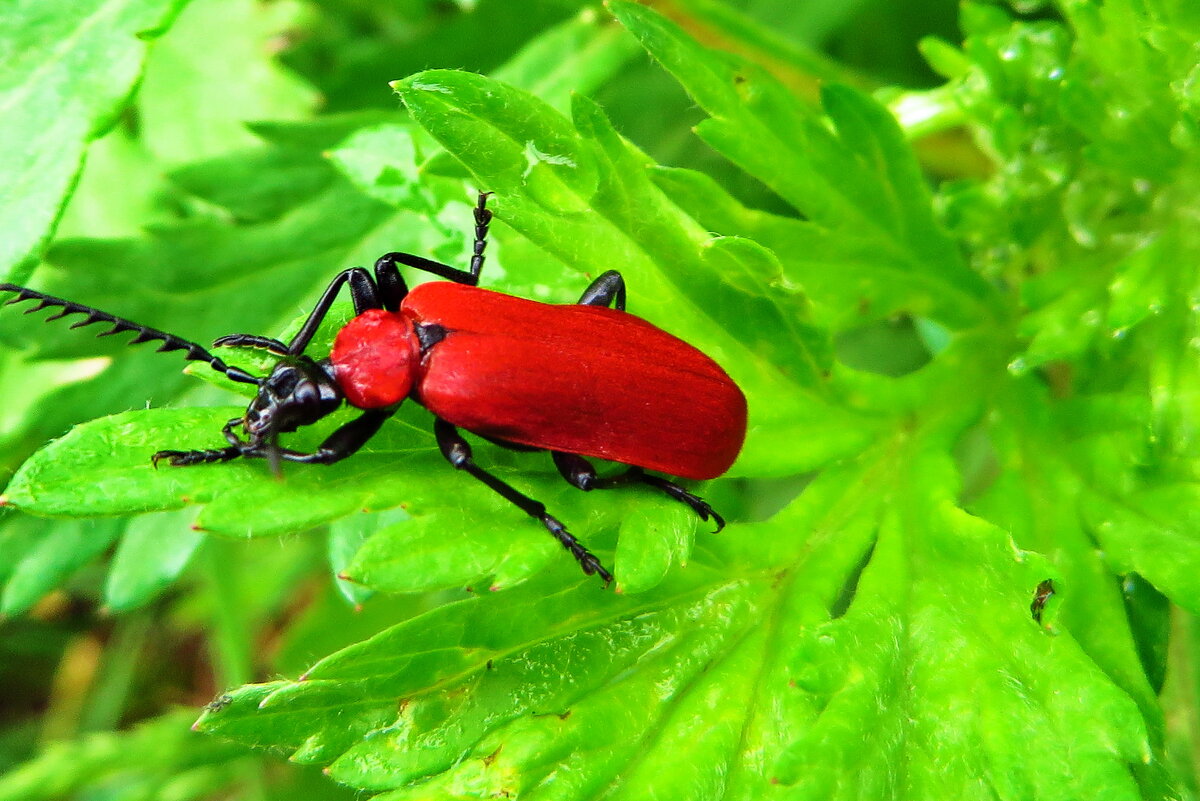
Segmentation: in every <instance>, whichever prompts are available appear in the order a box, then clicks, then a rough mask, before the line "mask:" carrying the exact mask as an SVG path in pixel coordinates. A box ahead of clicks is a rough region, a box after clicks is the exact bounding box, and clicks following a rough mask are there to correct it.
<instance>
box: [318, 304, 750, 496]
mask: <svg viewBox="0 0 1200 801" xmlns="http://www.w3.org/2000/svg"><path fill="white" fill-rule="evenodd" d="M429 325H433V326H438V327H440V328H442V329H444V330H445V331H446V332H447V334H446V335H445V337H444V338H443V339H442V340H441V341H440V342H438V343H437V344H436V345H434V346H432V347H430V348H429V349H428V351H427V352H426V353H425V354H424V355H423V356H422V355H421V354H420V343H419V341H418V340H417V334H416V330H417V329H418V328H419V327H421V326H429ZM330 361H331V362H332V363H333V370H334V375H335V376H336V377H337V380H338V384H339V385H340V386H341V388H342V391H343V392H345V394H346V397H347V399H348V400H349V401H350V402H351V403H352V404H353V405H355V406H358V407H359V408H364V409H367V408H375V407H379V406H388V405H390V404H393V403H399V402H400V401H402V400H404V398H406V397H409V394H410V391H411V393H412V394H411V397H412V398H413V399H414V400H416V401H417V402H418V403H420V404H421V405H422V406H424V407H425V408H427V409H429V411H431V412H433V413H434V414H435V415H437V416H438V417H439V418H441V419H442V420H445V421H446V422H448V423H450V424H451V425H455V426H458V427H460V428H463V429H466V430H467V431H470V432H472V433H474V434H479V435H480V436H483V437H487V438H489V439H499V440H504V441H505V442H511V443H515V444H517V445H526V446H529V447H532V448H538V449H544V450H550V451H566V452H568V453H574V454H578V455H580V456H593V457H597V458H600V459H609V460H611V461H614V462H622V463H625V464H633V465H638V466H639V467H644V468H647V469H649V470H657V471H660V472H663V473H670V474H671V475H675V476H680V477H682V478H689V479H709V478H715V477H716V476H719V475H721V474H722V473H724V472H725V471H726V470H728V469H729V466H730V465H732V464H733V460H734V459H735V458H737V454H738V451H739V450H740V449H741V446H742V440H743V439H744V437H745V433H746V400H745V398H744V397H743V395H742V393H741V391H740V390H739V389H738V388H737V385H736V384H734V383H733V382H732V381H731V380H730V379H729V376H727V375H726V374H725V371H724V370H722V369H721V368H720V367H719V366H717V364H716V362H714V361H713V360H712V359H709V358H708V357H707V356H705V355H704V354H703V353H701V352H700V351H698V350H696V349H695V348H693V347H692V346H691V345H688V344H687V343H686V342H683V341H682V340H680V339H678V338H676V337H674V336H671V335H670V334H668V333H667V332H665V331H663V330H662V329H659V328H655V327H654V326H653V325H651V324H650V323H647V322H646V321H645V320H642V319H640V318H638V317H634V316H633V315H631V314H628V313H626V312H621V311H617V310H615V309H610V308H607V307H602V306H578V305H575V306H561V305H550V304H547V303H537V302H535V301H531V300H524V299H522V298H516V297H512V296H511V295H502V294H500V293H498V292H491V291H488V290H486V289H478V288H476V287H472V286H467V285H464V284H450V283H428V284H422V285H421V286H418V287H416V288H415V289H413V290H412V291H411V292H409V294H408V295H407V296H406V297H405V298H404V301H403V302H402V303H401V304H400V310H399V311H398V312H386V311H382V310H369V311H367V312H364V313H363V314H362V315H361V316H359V317H357V318H355V319H354V320H352V321H351V322H350V323H349V324H348V325H347V326H346V327H345V328H343V329H342V330H341V331H340V332H339V333H338V336H337V340H336V342H335V343H334V346H333V352H332V353H331V354H330ZM410 388H411V390H410Z"/></svg>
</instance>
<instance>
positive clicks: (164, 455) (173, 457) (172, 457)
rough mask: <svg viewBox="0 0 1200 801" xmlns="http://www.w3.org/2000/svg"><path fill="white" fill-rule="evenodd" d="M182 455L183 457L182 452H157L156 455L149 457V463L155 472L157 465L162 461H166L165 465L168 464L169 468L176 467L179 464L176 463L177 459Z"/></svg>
mask: <svg viewBox="0 0 1200 801" xmlns="http://www.w3.org/2000/svg"><path fill="white" fill-rule="evenodd" d="M183 455H184V452H183V451H159V452H158V453H156V454H154V455H153V456H151V457H150V463H151V464H152V465H154V469H155V470H157V469H158V463H159V462H161V461H162V460H163V459H166V460H167V463H168V464H170V465H171V466H176V465H178V464H179V461H178V460H179V457H181V456H183Z"/></svg>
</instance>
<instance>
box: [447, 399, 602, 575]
mask: <svg viewBox="0 0 1200 801" xmlns="http://www.w3.org/2000/svg"><path fill="white" fill-rule="evenodd" d="M433 433H434V435H435V436H436V437H437V443H438V447H439V448H441V450H442V455H443V456H445V457H446V461H448V462H450V464H451V465H453V466H454V467H455V468H456V469H458V470H463V471H465V472H467V473H470V474H471V475H472V476H474V477H475V478H477V479H479V480H480V481H482V482H483V483H484V484H487V485H488V486H489V487H491V488H492V489H493V490H495V491H496V492H497V493H499V494H500V496H501V497H502V498H504V499H505V500H506V501H508V502H509V503H512V504H514V505H515V506H516V507H517V508H518V509H520V510H521V511H522V512H524V513H525V514H527V515H529V516H530V517H532V518H534V519H535V520H537V521H538V522H540V523H541V524H542V525H543V526H545V527H546V530H547V531H549V532H550V535H551V536H553V537H554V538H555V539H556V540H558V541H559V543H560V544H562V546H563V547H564V548H566V549H567V550H568V551H570V552H571V555H572V556H574V557H575V560H576V561H577V562H579V566H580V567H581V568H582V569H583V572H584V573H586V574H587V575H589V576H590V575H592V574H595V575H598V576H600V578H602V579H604V583H605V584H609V583H611V582H612V580H613V576H612V573H610V572H608V570H606V569H605V567H604V565H603V564H602V563H601V562H600V560H599V559H597V558H596V556H595V555H594V554H593V553H592V552H591V551H589V550H588V549H587V548H585V547H584V546H583V544H582V543H580V542H579V540H577V539H575V536H574V535H573V534H571V532H569V531H567V528H566V526H564V525H563V524H562V523H561V522H559V521H558V519H556V518H555V517H552V516H551V515H549V514H547V513H546V506H545V505H544V504H543V503H541V502H540V501H535V500H534V499H533V498H530V497H529V496H528V495H524V494H522V493H520V492H518V491H517V490H516V489H514V488H513V487H511V486H509V485H508V484H506V483H505V482H503V481H501V480H500V479H498V478H496V477H495V476H493V475H492V474H491V473H489V472H487V471H486V470H484V469H483V468H482V467H480V466H479V465H477V464H475V460H474V458H473V457H472V456H471V446H470V445H469V444H468V443H467V441H466V440H465V439H463V436H462V434H460V433H458V429H456V428H455V427H454V426H452V425H450V424H449V423H447V422H446V421H445V420H441V419H438V420H437V422H435V423H434V425H433Z"/></svg>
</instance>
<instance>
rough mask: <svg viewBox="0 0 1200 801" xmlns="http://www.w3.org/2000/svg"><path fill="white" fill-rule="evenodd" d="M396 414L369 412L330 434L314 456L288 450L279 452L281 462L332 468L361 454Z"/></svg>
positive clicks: (390, 410)
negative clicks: (371, 439)
mask: <svg viewBox="0 0 1200 801" xmlns="http://www.w3.org/2000/svg"><path fill="white" fill-rule="evenodd" d="M395 412H396V407H394V406H393V407H389V408H387V409H370V410H368V411H366V412H363V413H362V414H361V415H359V416H358V417H356V418H354V419H353V420H351V421H350V422H349V423H346V424H345V425H343V426H341V427H340V428H338V429H337V430H336V431H334V432H333V433H332V434H330V435H329V436H328V437H327V438H326V439H325V441H324V442H322V443H321V447H319V448H317V449H316V451H314V452H313V453H301V452H299V451H293V450H289V449H288V448H279V449H278V451H277V452H278V454H279V458H281V459H283V460H284V461H287V462H300V463H302V464H333V463H334V462H340V461H341V460H342V459H345V458H346V457H347V456H353V455H354V454H355V453H357V452H358V449H359V448H361V447H362V446H363V445H366V444H367V440H369V439H370V438H371V437H373V436H375V435H376V434H377V433H378V432H379V428H380V427H381V426H382V425H383V423H384V421H385V420H387V419H388V418H389V417H391V416H392V415H393V414H395ZM247 455H250V454H247ZM253 455H254V456H260V455H264V456H265V455H269V454H266V453H263V454H258V453H255V454H253Z"/></svg>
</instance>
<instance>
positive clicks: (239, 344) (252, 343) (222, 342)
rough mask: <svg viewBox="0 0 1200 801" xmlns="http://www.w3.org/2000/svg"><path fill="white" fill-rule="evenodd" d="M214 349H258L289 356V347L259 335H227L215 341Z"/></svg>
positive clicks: (276, 340)
mask: <svg viewBox="0 0 1200 801" xmlns="http://www.w3.org/2000/svg"><path fill="white" fill-rule="evenodd" d="M213 347H214V348H257V349H259V350H266V351H270V352H271V353H274V354H275V355H276V356H288V355H290V352H289V351H288V346H287V345H285V344H283V343H282V342H280V341H279V340H278V339H272V338H271V337H260V336H259V335H258V334H226V335H225V336H223V337H217V338H216V339H214V340H213Z"/></svg>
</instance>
